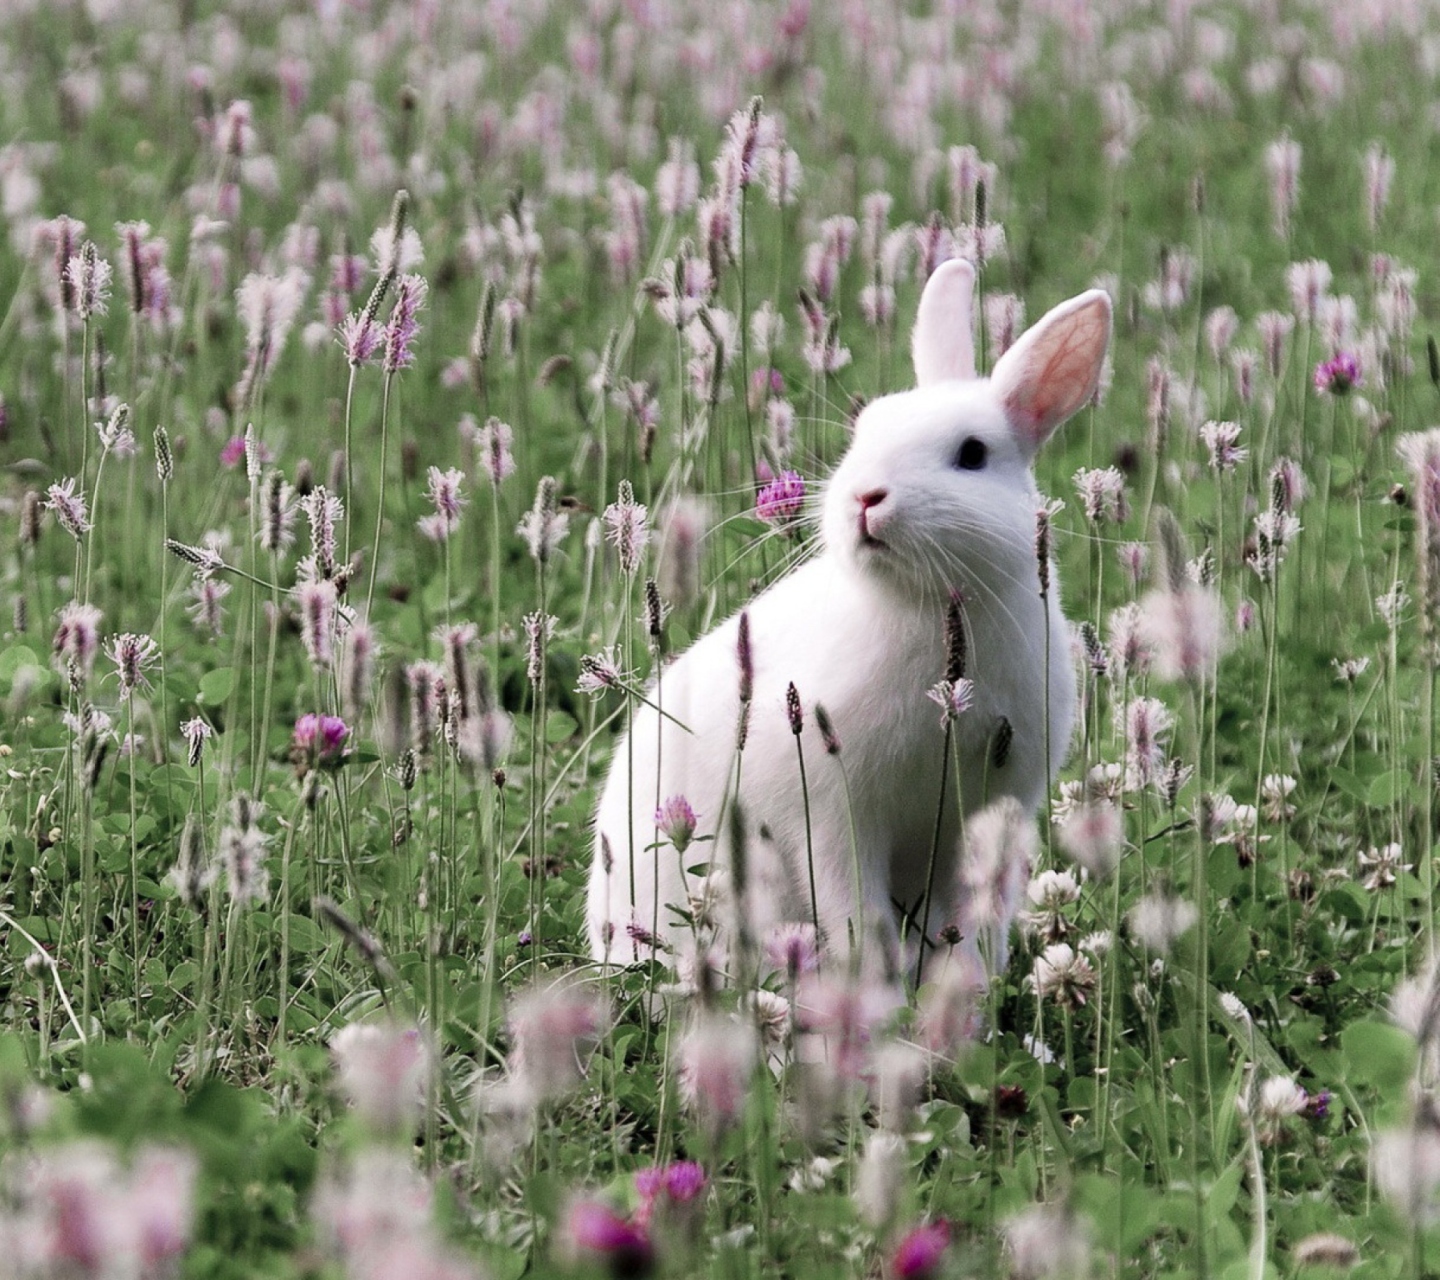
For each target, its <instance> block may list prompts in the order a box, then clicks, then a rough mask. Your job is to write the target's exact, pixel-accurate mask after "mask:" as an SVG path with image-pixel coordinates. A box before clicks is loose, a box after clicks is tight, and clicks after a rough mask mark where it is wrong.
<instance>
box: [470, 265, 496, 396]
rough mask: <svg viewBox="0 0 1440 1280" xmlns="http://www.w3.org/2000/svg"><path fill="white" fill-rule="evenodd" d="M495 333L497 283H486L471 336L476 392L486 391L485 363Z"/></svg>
mask: <svg viewBox="0 0 1440 1280" xmlns="http://www.w3.org/2000/svg"><path fill="white" fill-rule="evenodd" d="M494 333H495V282H494V281H493V280H487V281H485V291H484V292H483V293H482V294H481V295H480V307H479V310H478V312H477V313H476V316H475V330H474V332H473V333H472V334H471V335H470V376H471V378H472V379H473V380H474V382H475V390H476V391H483V390H484V389H485V362H486V361H487V360H488V359H489V358H490V343H491V339H492V338H493V336H494Z"/></svg>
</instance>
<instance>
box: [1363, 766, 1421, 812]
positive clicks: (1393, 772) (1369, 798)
mask: <svg viewBox="0 0 1440 1280" xmlns="http://www.w3.org/2000/svg"><path fill="white" fill-rule="evenodd" d="M1414 789H1415V788H1414V783H1413V782H1412V781H1411V778H1410V774H1409V771H1408V770H1404V769H1389V770H1387V771H1386V772H1384V773H1382V774H1381V775H1380V776H1379V777H1378V778H1376V779H1375V781H1373V782H1372V783H1371V784H1370V788H1369V790H1368V791H1367V792H1366V793H1365V803H1366V804H1368V805H1369V806H1370V807H1371V808H1372V809H1388V808H1389V807H1390V806H1391V805H1393V804H1398V803H1400V802H1402V801H1405V800H1408V799H1409V798H1410V794H1411V792H1412V791H1414Z"/></svg>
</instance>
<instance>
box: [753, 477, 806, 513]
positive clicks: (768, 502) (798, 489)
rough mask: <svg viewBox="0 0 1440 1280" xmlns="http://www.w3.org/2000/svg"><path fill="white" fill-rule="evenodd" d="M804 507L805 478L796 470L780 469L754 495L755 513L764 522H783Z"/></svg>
mask: <svg viewBox="0 0 1440 1280" xmlns="http://www.w3.org/2000/svg"><path fill="white" fill-rule="evenodd" d="M804 507H805V479H804V477H803V476H802V475H801V474H800V473H799V472H798V471H782V472H781V473H780V474H779V476H777V477H776V478H775V479H774V480H772V481H770V483H769V484H767V485H766V486H765V487H764V488H763V489H761V490H760V492H759V493H758V494H756V496H755V514H756V515H757V516H759V517H760V519H761V520H763V521H764V522H765V523H766V524H784V523H786V522H787V521H790V520H793V519H794V518H795V517H796V516H798V515H799V514H800V512H801V511H802V510H804Z"/></svg>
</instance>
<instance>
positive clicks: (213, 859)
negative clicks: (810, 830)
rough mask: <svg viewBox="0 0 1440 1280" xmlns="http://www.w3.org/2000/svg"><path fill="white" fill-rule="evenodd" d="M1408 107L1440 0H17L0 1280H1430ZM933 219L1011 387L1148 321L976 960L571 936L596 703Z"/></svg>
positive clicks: (3, 108) (804, 415)
mask: <svg viewBox="0 0 1440 1280" xmlns="http://www.w3.org/2000/svg"><path fill="white" fill-rule="evenodd" d="M1437 78H1440V8H1437V6H1435V5H1434V4H1432V3H1428V2H1427V0H1405V2H1402V0H1394V2H1392V3H1369V4H1357V3H1348V2H1341V0H1334V2H1330V3H1327V2H1325V0H1310V2H1308V3H1289V2H1282V0H1253V2H1252V3H1189V2H1187V0H1171V2H1170V3H1163V4H1161V3H1144V2H1142V0H1107V2H1106V3H1100V4H1085V3H1078V2H1074V3H1068V2H1066V0H1046V2H1045V3H1040V2H1035V3H1028V2H1017V3H1010V4H994V5H991V4H963V3H958V2H952V3H937V4H934V5H905V6H893V5H891V4H890V3H888V2H882V0H843V2H841V3H835V4H814V5H812V4H810V3H808V0H787V3H784V4H776V3H763V2H758V0H757V2H756V3H731V2H728V0H721V2H719V3H706V4H698V3H691V0H630V2H629V3H612V2H611V0H591V2H590V3H588V4H560V3H549V4H542V3H525V4H517V3H506V0H490V2H488V3H473V2H469V0H466V2H464V3H454V4H443V5H442V4H439V3H415V4H408V5H402V4H393V5H390V4H384V3H380V2H379V0H375V2H374V3H366V2H365V0H357V2H355V3H338V2H337V0H322V2H321V3H318V4H315V5H312V6H305V5H289V4H285V3H282V2H281V0H251V2H249V3H245V4H239V5H225V6H216V5H210V4H206V3H197V2H195V0H187V2H185V3H181V4H178V5H161V4H157V3H153V0H91V3H87V4H73V3H71V4H46V5H40V4H35V3H29V2H27V0H9V2H8V3H6V4H5V5H4V6H3V24H0V125H3V127H0V214H3V220H4V236H5V239H4V249H3V251H0V299H3V304H4V305H3V320H0V457H3V460H4V473H3V475H4V478H3V482H0V522H3V526H4V536H3V550H0V594H3V596H4V600H5V609H4V615H5V619H6V620H5V622H4V625H3V638H0V697H3V699H4V706H5V714H4V719H3V722H0V756H3V765H4V771H3V774H0V849H3V862H0V867H3V879H0V940H3V944H0V991H3V993H4V994H3V1000H4V1015H5V1016H4V1028H3V1034H0V1103H3V1107H0V1131H3V1143H4V1152H5V1154H4V1159H3V1165H0V1247H3V1250H4V1256H5V1258H6V1267H7V1269H8V1272H9V1274H18V1275H21V1276H27V1277H28V1276H43V1277H51V1276H54V1277H71V1276H87V1277H88V1276H105V1277H111V1276H122V1277H140V1276H145V1277H149V1276H169V1275H184V1276H196V1277H199V1276H215V1277H222V1276H228V1277H249V1276H286V1277H299V1276H311V1275H314V1276H326V1277H338V1276H354V1277H391V1276H394V1277H399V1276H405V1277H412V1276H413V1277H430V1276H434V1277H451V1276H455V1277H466V1276H476V1275H489V1276H494V1277H497V1280H503V1278H505V1277H517V1276H519V1275H521V1274H527V1273H528V1274H532V1275H537V1276H539V1275H552V1274H572V1273H577V1272H578V1273H582V1274H614V1275H641V1274H645V1273H647V1272H650V1271H655V1272H658V1273H660V1274H672V1275H677V1276H678V1275H700V1274H705V1275H716V1276H727V1277H728V1276H755V1275H787V1276H808V1275H815V1276H833V1275H842V1274H843V1275H856V1276H871V1275H877V1274H884V1275H886V1276H896V1277H928V1276H942V1275H948V1276H970V1275H975V1276H996V1275H1007V1274H1008V1275H1016V1276H1024V1277H1032V1276H1042V1275H1068V1276H1084V1275H1146V1276H1150V1275H1155V1276H1192V1275H1216V1276H1222V1275H1223V1276H1241V1275H1245V1276H1254V1277H1257V1278H1258V1277H1261V1276H1264V1275H1267V1274H1269V1275H1285V1276H1289V1275H1296V1274H1311V1273H1312V1272H1313V1273H1314V1274H1322V1273H1327V1269H1328V1273H1330V1274H1333V1273H1335V1272H1337V1271H1342V1270H1345V1269H1350V1270H1351V1271H1352V1274H1354V1275H1356V1276H1369V1277H1390V1276H1401V1275H1413V1276H1421V1275H1426V1274H1433V1273H1435V1272H1436V1271H1437V1269H1440V1236H1437V1234H1436V1233H1435V1230H1434V1224H1435V1223H1436V1221H1437V1217H1440V1201H1437V1188H1440V1104H1437V1100H1436V1097H1435V1094H1434V1086H1435V1083H1436V1081H1435V1073H1436V1066H1437V1060H1436V1058H1437V1055H1436V1049H1437V1034H1440V983H1437V977H1436V970H1435V967H1434V964H1433V963H1432V961H1431V957H1432V955H1433V951H1434V943H1435V920H1436V916H1435V907H1436V901H1435V869H1434V847H1433V846H1434V832H1435V816H1436V815H1435V808H1436V806H1435V785H1436V776H1437V766H1436V735H1435V697H1434V684H1435V678H1434V672H1435V661H1436V644H1437V639H1436V630H1435V629H1436V624H1437V622H1440V440H1437V439H1435V438H1432V437H1430V436H1427V435H1423V434H1421V433H1424V432H1426V431H1427V430H1428V429H1429V428H1430V427H1431V424H1432V422H1433V421H1434V420H1435V418H1434V414H1435V412H1436V409H1437V407H1440V406H1437V399H1440V357H1437V355H1436V351H1435V347H1434V344H1433V341H1432V340H1431V339H1430V337H1429V332H1430V327H1431V325H1432V324H1433V321H1434V317H1435V315H1436V313H1437V308H1440V295H1437V293H1436V288H1435V283H1434V280H1433V278H1432V276H1433V272H1432V269H1431V261H1432V259H1433V257H1434V244H1435V242H1436V232H1437V227H1440V185H1437V179H1436V177H1435V173H1436V166H1435V164H1434V157H1435V155H1436V151H1437V130H1440V97H1437V92H1436V85H1437ZM956 254H961V255H964V256H966V257H969V258H971V259H972V260H975V261H977V263H979V264H980V268H981V288H982V291H983V299H984V300H983V306H982V307H981V311H980V326H981V327H980V344H979V351H980V354H981V360H982V363H983V364H984V365H986V366H988V365H989V364H991V363H993V359H994V356H995V353H996V352H997V351H998V350H1000V349H1003V347H1004V346H1005V344H1006V343H1007V342H1008V341H1010V340H1012V339H1013V336H1014V334H1015V332H1017V331H1018V330H1019V329H1021V328H1023V325H1024V318H1025V317H1028V318H1029V319H1032V320H1033V319H1035V318H1037V317H1038V316H1039V315H1041V314H1042V313H1043V312H1044V311H1045V310H1046V309H1047V308H1048V307H1050V306H1051V305H1053V304H1054V303H1056V302H1058V301H1060V300H1061V299H1063V298H1065V297H1068V296H1070V295H1072V294H1074V293H1076V292H1078V291H1080V290H1082V289H1084V288H1087V287H1090V286H1092V285H1094V284H1097V283H1098V284H1100V285H1102V286H1103V287H1105V288H1107V289H1108V290H1109V291H1110V292H1111V295H1112V297H1113V299H1114V302H1115V315H1116V321H1115V335H1114V342H1113V347H1112V357H1113V360H1112V368H1111V370H1110V374H1109V377H1108V378H1107V382H1106V385H1105V386H1104V387H1103V388H1102V390H1101V393H1100V394H1099V395H1098V396H1097V399H1096V403H1095V404H1094V406H1093V407H1091V408H1089V409H1087V410H1085V411H1084V412H1082V414H1081V415H1080V416H1078V417H1077V418H1076V419H1075V420H1074V421H1072V422H1071V423H1070V424H1069V426H1068V427H1067V428H1065V429H1064V431H1063V432H1062V433H1061V435H1060V436H1059V437H1058V438H1057V439H1056V440H1055V441H1054V442H1052V444H1051V445H1050V446H1049V448H1048V449H1047V450H1046V451H1045V452H1044V453H1043V454H1042V456H1041V458H1040V460H1039V463H1038V468H1037V472H1038V475H1039V478H1040V482H1041V486H1042V488H1043V489H1044V490H1045V491H1046V493H1048V494H1049V495H1051V496H1052V497H1054V498H1057V499H1062V500H1063V501H1064V506H1063V509H1060V510H1058V511H1056V512H1055V513H1054V514H1053V516H1052V525H1053V542H1054V546H1055V551H1056V555H1057V558H1058V561H1059V571H1060V583H1061V587H1062V590H1063V595H1064V599H1065V602H1066V608H1067V611H1068V613H1069V615H1070V616H1071V617H1072V618H1073V619H1074V620H1075V622H1076V623H1077V646H1076V660H1077V662H1078V663H1080V664H1081V666H1082V669H1083V671H1084V672H1085V678H1084V682H1083V686H1084V693H1083V697H1084V716H1083V723H1082V726H1081V729H1080V731H1079V732H1078V734H1077V741H1076V749H1075V751H1074V753H1073V755H1072V757H1071V760H1070V761H1069V763H1068V765H1067V766H1066V768H1065V770H1064V772H1063V775H1062V779H1061V785H1060V786H1059V787H1057V789H1056V792H1055V794H1054V796H1053V798H1052V802H1051V804H1050V805H1049V806H1048V812H1047V813H1043V814H1042V815H1041V816H1040V818H1039V820H1038V822H1037V829H1036V832H1035V840H1034V863H1035V865H1034V868H1033V870H1034V879H1033V881H1032V883H1031V884H1030V885H1029V886H1024V885H1017V886H1015V888H1016V889H1018V890H1019V897H1018V898H1016V899H1014V900H1009V901H1007V902H1005V904H1004V906H1003V910H1004V912H1005V914H1006V915H1007V916H1008V915H1009V914H1012V913H1015V912H1017V911H1018V916H1017V918H1016V922H1015V935H1014V943H1013V946H1012V949H1011V956H1010V961H1009V965H1008V968H1007V969H1006V970H1005V972H1004V973H1002V974H1000V975H999V976H997V978H996V979H995V981H994V982H993V984H991V985H990V986H989V987H988V988H987V989H985V990H983V991H978V992H977V991H976V990H975V989H974V988H973V986H967V985H966V984H965V983H963V982H962V983H958V984H957V983H954V982H949V981H947V980H946V979H945V978H944V977H943V973H942V976H940V977H937V978H936V979H935V980H934V981H933V982H932V983H930V984H929V985H928V987H927V989H925V990H922V991H921V992H919V993H914V992H912V993H910V999H909V1000H908V1001H907V1002H906V1003H905V1005H904V1006H903V1007H898V1008H897V1007H896V1006H895V1004H894V1002H893V1001H887V1000H884V999H881V998H879V997H878V996H877V993H876V992H874V991H872V990H867V989H862V988H860V987H859V986H857V984H856V983H855V982H853V981H851V980H850V979H849V978H847V976H846V974H845V972H844V969H843V966H842V967H841V968H840V969H839V971H832V968H833V966H831V965H828V964H824V963H820V962H818V961H817V959H816V958H815V957H814V956H813V954H811V953H810V952H809V951H808V950H807V945H806V941H807V940H806V939H805V937H804V933H803V930H802V931H800V932H799V933H798V934H797V935H793V936H791V937H789V938H787V939H779V940H773V939H772V940H771V942H772V943H773V944H774V945H773V947H772V954H773V957H774V959H775V964H774V965H773V966H772V967H771V969H770V970H769V971H768V976H767V977H766V978H765V979H764V980H763V983H762V986H763V990H761V991H758V992H757V991H754V990H737V989H735V985H734V983H732V982H731V981H729V979H728V978H727V977H726V976H725V975H720V978H719V980H718V981H712V980H710V978H709V977H708V976H707V975H705V974H701V975H700V976H699V977H698V978H697V974H696V967H695V966H694V965H693V964H687V963H685V962H684V957H677V956H673V955H668V954H665V953H663V952H658V951H657V952H656V953H655V959H654V960H653V962H647V963H644V964H636V965H633V966H631V967H630V968H628V969H625V970H623V971H616V972H612V973H608V974H607V973H603V972H601V971H599V970H598V969H596V968H595V967H594V966H592V965H590V964H589V963H588V961H587V959H586V956H585V950H586V948H585V945H584V937H585V933H584V925H583V908H584V884H585V876H586V870H587V866H588V861H589V844H588V836H587V818H588V813H589V810H590V808H591V806H592V804H593V800H594V796H595V792H596V788H597V786H598V783H599V780H600V779H601V777H602V776H603V770H604V768H605V765H606V761H607V758H608V754H609V750H610V748H611V746H612V744H613V743H614V742H615V741H616V737H617V734H618V733H619V731H620V730H621V728H623V724H624V722H625V718H626V715H627V711H628V709H629V707H630V706H631V705H632V699H633V697H634V696H635V695H636V693H637V692H638V691H639V690H640V689H641V687H642V686H643V682H644V680H645V679H646V678H647V676H648V674H649V673H650V672H651V671H652V670H653V669H654V665H655V664H656V663H657V662H658V661H661V660H662V659H663V655H664V654H673V653H675V652H678V651H680V650H681V649H683V648H684V646H685V644H686V643H687V642H688V640H689V638H691V637H693V636H696V635H698V634H700V633H701V632H703V631H704V630H705V629H707V628H708V627H709V626H710V625H711V624H712V623H713V622H715V621H717V620H718V619H720V618H722V617H724V616H726V615H727V614H728V613H729V612H731V611H733V610H734V609H735V608H738V607H739V606H740V605H741V604H742V603H743V602H744V601H745V600H746V599H747V598H749V597H750V596H751V595H752V594H753V593H754V592H755V591H756V590H758V589H759V588H760V587H761V586H762V585H763V584H764V583H766V582H767V581H770V580H772V579H773V578H775V577H776V576H777V575H779V574H780V573H782V572H783V570H784V568H785V566H786V565H787V564H788V563H790V562H792V561H793V560H794V558H795V557H797V556H799V555H803V554H804V553H805V550H806V548H807V546H808V545H809V544H810V542H811V540H812V539H813V537H814V529H813V527H812V524H811V523H810V522H809V520H808V518H807V513H810V512H813V510H814V505H815V501H816V498H817V495H818V493H819V492H820V489H821V486H822V484H823V480H824V476H825V474H826V471H827V468H828V467H829V466H830V465H832V464H833V462H834V461H835V460H836V459H837V458H838V457H839V456H840V454H841V453H843V451H844V448H845V444H846V440H847V432H848V424H849V422H850V420H851V419H852V417H853V413H854V411H855V408H856V406H857V404H858V403H860V402H861V401H862V400H863V399H864V398H873V397H875V396H877V395H880V394H883V393H884V392H886V391H887V390H892V389H898V388H901V387H904V386H906V385H908V383H909V378H910V372H909V364H908V335H909V330H910V324H911V321H912V319H913V315H914V309H915V304H916V301H917V299H918V297H919V292H920V288H921V285H922V283H923V281H924V279H925V277H926V275H927V274H928V272H929V271H931V270H933V268H934V267H935V266H936V265H937V264H938V263H939V262H940V261H943V260H944V259H945V258H947V257H950V256H954V255H956ZM1112 469H1113V470H1112ZM787 472H788V473H791V474H789V475H786V474H785V473H787ZM1082 473H1083V474H1082ZM777 480H778V487H777V485H776V484H772V482H776V481H777ZM622 533H623V534H624V537H623V538H622V537H621V536H620V535H621V534H622ZM637 543H638V544H639V545H638V546H637ZM617 544H623V545H617ZM652 580H653V584H654V585H653V587H652V586H650V585H649V582H650V581H652ZM656 597H658V598H659V600H660V602H661V603H662V605H663V610H664V612H665V616H664V619H663V624H662V625H661V626H659V627H658V628H655V627H652V626H651V625H650V622H651V621H652V620H653V619H654V618H655V617H656V613H657V610H656V609H655V603H654V602H655V599H656ZM647 599H648V600H649V602H650V603H649V607H648V609H647ZM549 619H553V621H547V620H549ZM1082 623H1083V624H1084V626H1083V628H1082V627H1079V626H1078V624H1082ZM656 630H658V632H659V634H658V635H657V634H655V631H656ZM940 675H941V673H939V672H937V673H936V678H937V680H938V679H939V678H940ZM796 681H797V685H798V686H799V687H798V692H799V694H800V696H801V701H802V708H803V710H804V713H805V714H807V715H809V714H813V708H810V707H809V706H808V704H805V702H804V697H805V689H804V673H803V672H797V673H796ZM840 751H841V758H842V759H843V752H844V747H843V743H842V744H841V748H840ZM810 763H811V767H812V768H816V767H821V766H822V765H825V764H826V763H827V762H825V761H811V762H810ZM680 838H682V839H683V835H682V836H681V837H680ZM1024 843H1025V841H1023V840H1022V841H1020V844H1021V845H1023V844H1024ZM636 945H637V949H640V948H643V946H644V944H643V942H641V941H637V944H636ZM677 967H678V970H679V972H678V973H677V972H676V969H677ZM806 1044H808V1045H810V1046H811V1048H812V1049H814V1048H815V1047H816V1046H818V1052H815V1051H812V1052H803V1053H800V1054H799V1055H798V1056H799V1057H801V1058H803V1059H805V1060H804V1061H803V1062H801V1063H799V1064H798V1065H797V1064H796V1063H794V1062H793V1061H792V1056H793V1055H795V1051H796V1047H797V1045H801V1046H802V1047H803V1045H806Z"/></svg>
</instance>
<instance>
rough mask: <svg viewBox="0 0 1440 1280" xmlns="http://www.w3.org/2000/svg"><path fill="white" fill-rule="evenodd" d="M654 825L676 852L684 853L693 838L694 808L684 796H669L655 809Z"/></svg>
mask: <svg viewBox="0 0 1440 1280" xmlns="http://www.w3.org/2000/svg"><path fill="white" fill-rule="evenodd" d="M655 825H656V826H657V827H659V828H660V834H661V835H663V836H664V837H665V838H666V839H667V840H669V841H670V843H671V844H673V845H674V846H675V851H676V852H677V853H684V852H685V850H686V849H688V848H689V847H690V841H691V840H693V839H694V838H695V810H694V809H692V808H691V807H690V801H688V800H687V799H686V798H685V797H684V796H671V797H670V798H669V799H668V800H666V801H665V803H664V804H662V805H661V806H660V807H659V808H658V809H656V810H655Z"/></svg>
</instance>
